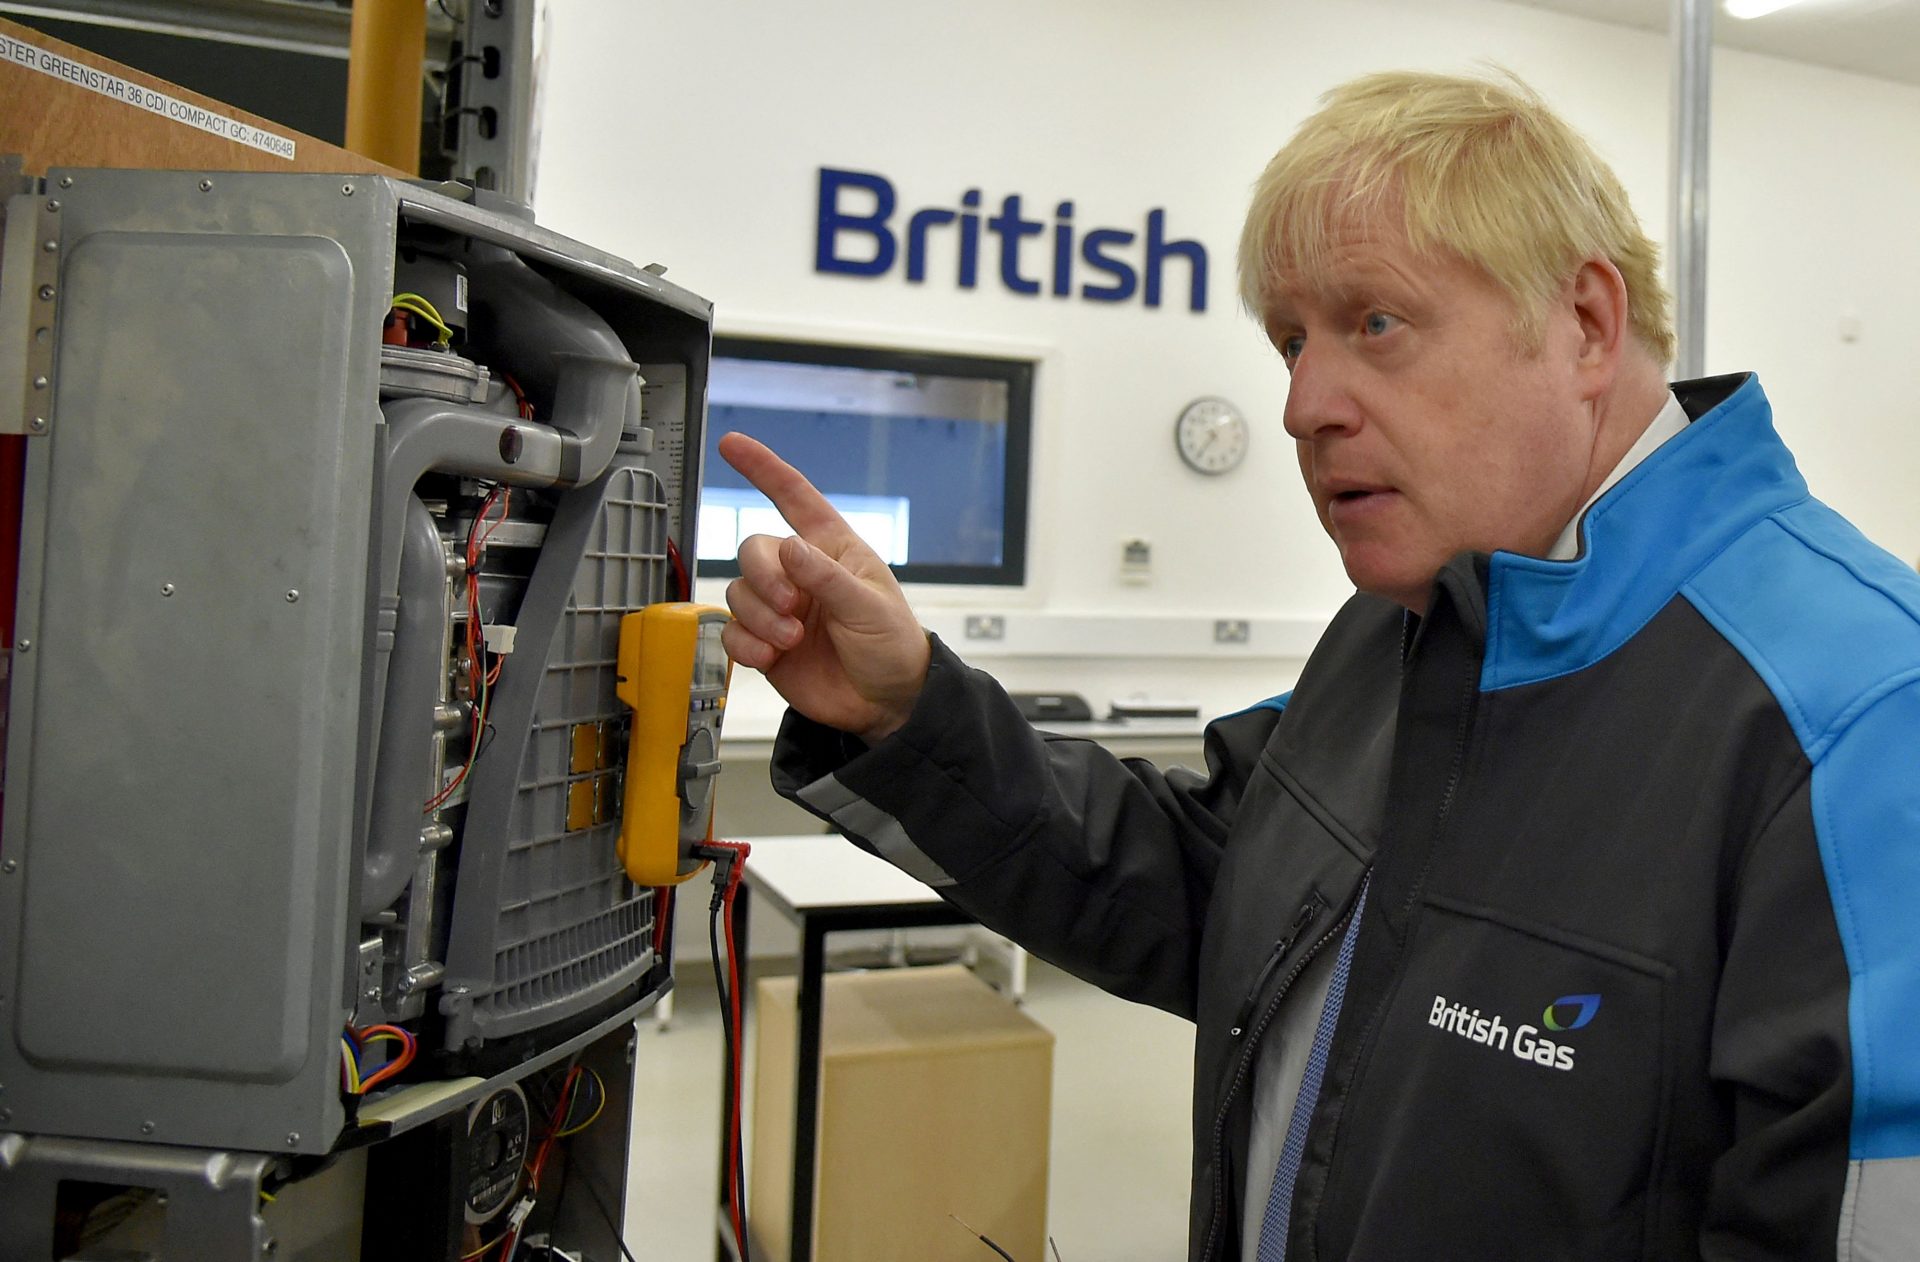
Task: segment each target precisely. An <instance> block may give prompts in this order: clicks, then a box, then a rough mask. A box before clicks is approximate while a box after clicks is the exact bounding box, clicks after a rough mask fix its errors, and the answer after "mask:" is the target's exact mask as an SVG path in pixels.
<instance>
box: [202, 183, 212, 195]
mask: <svg viewBox="0 0 1920 1262" xmlns="http://www.w3.org/2000/svg"><path fill="white" fill-rule="evenodd" d="M200 191H201V192H203V193H211V192H212V191H213V181H212V180H201V181H200Z"/></svg>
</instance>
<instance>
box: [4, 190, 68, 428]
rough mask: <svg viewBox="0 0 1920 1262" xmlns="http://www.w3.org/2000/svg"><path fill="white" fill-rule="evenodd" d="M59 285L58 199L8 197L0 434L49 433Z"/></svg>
mask: <svg viewBox="0 0 1920 1262" xmlns="http://www.w3.org/2000/svg"><path fill="white" fill-rule="evenodd" d="M59 280H60V201H59V198H58V197H54V196H48V195H46V194H45V193H41V192H32V193H15V194H13V195H12V196H10V197H8V198H7V199H6V203H5V226H4V229H0V434H25V435H27V436H29V437H37V436H40V435H44V434H46V433H47V432H48V431H49V430H50V429H52V427H53V390H54V381H53V330H54V318H55V316H56V315H57V314H58V313H59V307H60V290H59Z"/></svg>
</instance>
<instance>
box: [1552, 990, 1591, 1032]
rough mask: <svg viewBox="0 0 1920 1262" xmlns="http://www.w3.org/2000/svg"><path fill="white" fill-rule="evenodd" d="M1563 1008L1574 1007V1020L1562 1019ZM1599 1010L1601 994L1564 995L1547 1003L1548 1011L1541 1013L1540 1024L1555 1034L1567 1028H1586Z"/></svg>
mask: <svg viewBox="0 0 1920 1262" xmlns="http://www.w3.org/2000/svg"><path fill="white" fill-rule="evenodd" d="M1563 1008H1572V1009H1574V1014H1573V1019H1572V1020H1570V1021H1562V1020H1560V1018H1559V1012H1560V1010H1561V1009H1563ZM1599 1011H1600V996H1598V995H1562V996H1560V997H1559V998H1558V999H1556V1000H1554V1001H1553V1002H1552V1003H1550V1004H1548V1005H1547V1010H1546V1012H1544V1013H1542V1014H1541V1017H1540V1024H1542V1025H1544V1026H1546V1027H1547V1028H1548V1029H1549V1030H1552V1031H1553V1032H1554V1033H1555V1034H1559V1033H1561V1032H1563V1031H1566V1030H1579V1029H1583V1028H1585V1026H1586V1024H1587V1023H1588V1022H1589V1021H1591V1020H1593V1018H1594V1016H1595V1014H1596V1013H1598V1012H1599Z"/></svg>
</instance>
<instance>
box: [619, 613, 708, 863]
mask: <svg viewBox="0 0 1920 1262" xmlns="http://www.w3.org/2000/svg"><path fill="white" fill-rule="evenodd" d="M731 619H732V615H731V614H729V613H727V611H726V610H724V609H717V608H715V607H714V606H712V605H696V604H692V603H690V602H686V601H673V602H668V603H665V604H658V605H649V606H647V607H646V608H645V609H642V610H640V611H639V612H637V613H630V614H628V615H626V616H625V617H624V618H622V619H620V655H619V659H618V664H617V675H618V677H617V679H616V681H615V684H614V692H615V693H616V694H617V695H618V696H619V698H620V700H621V701H623V702H625V703H626V704H627V705H628V706H629V707H630V708H631V709H632V710H633V733H632V735H631V737H630V738H629V739H628V741H627V783H626V789H625V791H624V795H623V799H622V802H621V808H622V809H621V813H620V862H621V863H622V864H624V865H625V866H626V869H627V875H628V876H629V877H631V878H633V882H634V884H636V885H677V884H679V883H680V882H681V881H684V880H686V879H687V878H688V877H690V876H692V875H694V874H695V873H697V872H698V871H699V870H700V869H701V868H703V867H705V866H706V863H705V862H704V861H703V860H700V859H696V858H694V857H693V853H692V851H693V847H694V846H697V845H699V844H701V843H702V842H705V841H710V840H712V838H713V782H714V779H715V777H717V776H718V775H719V774H720V717H721V715H723V714H724V713H726V707H727V683H728V681H729V680H730V679H731V678H732V675H733V663H732V662H730V661H728V660H727V654H726V650H725V649H723V648H722V647H721V646H720V629H721V628H722V627H724V626H726V625H727V623H728V622H729V621H730V620H731Z"/></svg>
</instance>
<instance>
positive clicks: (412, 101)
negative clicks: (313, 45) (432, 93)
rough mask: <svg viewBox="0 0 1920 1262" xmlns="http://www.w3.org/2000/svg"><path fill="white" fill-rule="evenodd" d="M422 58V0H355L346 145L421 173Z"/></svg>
mask: <svg viewBox="0 0 1920 1262" xmlns="http://www.w3.org/2000/svg"><path fill="white" fill-rule="evenodd" d="M426 59H427V6H426V4H425V3H424V2H423V0H354V5H353V34H352V40H351V43H350V45H349V48H348V60H347V148H349V149H351V150H353V151H354V152H355V153H359V154H364V155H365V156H367V157H369V158H372V159H373V160H374V161H375V162H383V163H385V164H386V165H388V166H391V167H399V168H400V169H401V170H403V171H408V172H411V173H413V174H415V175H418V174H419V173H420V95H421V82H422V70H423V67H424V66H425V64H426Z"/></svg>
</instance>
